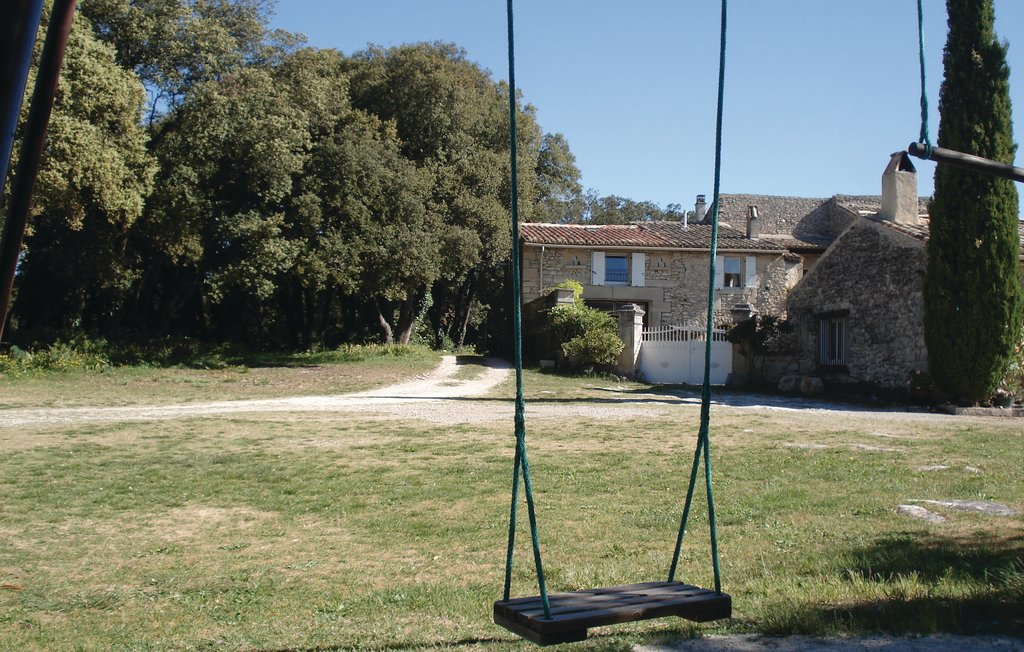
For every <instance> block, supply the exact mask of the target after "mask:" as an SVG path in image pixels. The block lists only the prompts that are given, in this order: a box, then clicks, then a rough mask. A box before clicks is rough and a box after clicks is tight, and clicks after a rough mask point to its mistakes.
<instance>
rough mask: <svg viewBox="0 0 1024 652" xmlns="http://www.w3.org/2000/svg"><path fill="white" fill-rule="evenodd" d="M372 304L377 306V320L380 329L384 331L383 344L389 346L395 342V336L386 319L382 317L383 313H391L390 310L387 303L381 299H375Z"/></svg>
mask: <svg viewBox="0 0 1024 652" xmlns="http://www.w3.org/2000/svg"><path fill="white" fill-rule="evenodd" d="M374 303H375V304H376V306H377V319H378V321H379V322H380V328H381V330H382V331H384V343H385V344H391V343H392V342H394V341H395V335H394V331H392V330H391V324H390V323H389V322H388V319H387V317H385V316H384V313H385V312H388V313H390V312H391V308H390V306H389V305H388V302H387V301H384V300H383V299H377V300H376V301H375V302H374Z"/></svg>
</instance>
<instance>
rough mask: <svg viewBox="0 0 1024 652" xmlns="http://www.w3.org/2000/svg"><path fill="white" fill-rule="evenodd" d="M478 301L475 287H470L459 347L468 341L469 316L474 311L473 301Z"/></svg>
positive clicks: (460, 331)
mask: <svg viewBox="0 0 1024 652" xmlns="http://www.w3.org/2000/svg"><path fill="white" fill-rule="evenodd" d="M475 301H476V290H475V288H474V287H472V286H470V288H469V297H468V298H467V300H466V310H465V313H466V314H465V315H464V316H463V317H462V325H461V327H460V328H459V348H462V345H463V344H465V343H466V331H467V330H469V317H470V315H472V313H473V303H474V302H475Z"/></svg>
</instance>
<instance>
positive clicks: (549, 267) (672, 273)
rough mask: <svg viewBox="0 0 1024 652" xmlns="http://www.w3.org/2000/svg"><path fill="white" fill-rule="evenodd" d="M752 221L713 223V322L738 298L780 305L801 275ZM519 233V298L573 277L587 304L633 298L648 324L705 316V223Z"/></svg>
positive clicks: (767, 308)
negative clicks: (715, 247) (715, 230)
mask: <svg viewBox="0 0 1024 652" xmlns="http://www.w3.org/2000/svg"><path fill="white" fill-rule="evenodd" d="M748 227H749V225H748ZM753 229H754V231H753V232H752V231H751V230H750V228H748V229H747V230H746V231H745V232H744V231H740V230H738V229H733V228H730V227H727V226H726V227H720V228H719V234H718V235H719V239H718V260H717V262H716V270H717V274H716V279H715V285H716V287H717V288H718V292H717V299H716V304H715V322H716V324H726V323H729V322H731V314H732V311H733V310H734V309H735V308H737V307H741V306H749V309H752V310H757V311H761V312H778V311H782V310H784V309H785V300H786V295H787V292H788V290H789V288H791V287H792V286H793V285H794V284H795V283H796V282H797V281H798V280H799V279H800V273H801V272H800V257H799V256H796V255H793V254H791V253H790V252H788V251H787V250H786V248H785V246H783V245H782V244H780V243H778V242H775V241H773V240H768V239H763V238H760V237H758V235H757V232H756V221H755V223H754V225H753ZM520 234H521V240H522V243H521V244H522V269H523V273H522V292H523V302H524V303H529V302H530V301H532V300H534V299H536V298H537V297H539V296H541V294H543V293H544V291H545V290H550V289H551V288H552V287H554V286H556V285H558V284H559V283H561V282H563V281H566V280H574V281H578V282H579V283H580V284H581V285H582V286H583V299H584V301H586V302H587V304H588V305H591V306H594V307H597V308H601V309H606V310H609V311H613V310H617V309H619V308H620V307H622V306H624V305H627V304H637V305H639V306H640V307H641V309H642V310H643V311H644V323H645V325H646V326H648V327H661V326H675V325H682V324H703V323H704V322H705V321H706V317H707V288H708V252H709V251H710V248H711V227H710V225H707V224H701V223H696V224H688V223H684V222H666V221H658V222H654V221H652V222H636V223H631V224H623V225H577V224H544V223H525V224H522V225H521V227H520Z"/></svg>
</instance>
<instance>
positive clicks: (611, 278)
mask: <svg viewBox="0 0 1024 652" xmlns="http://www.w3.org/2000/svg"><path fill="white" fill-rule="evenodd" d="M628 263H629V261H627V260H626V256H624V255H621V256H620V255H615V254H606V255H605V257H604V282H605V284H607V285H625V284H626V283H629V264H628Z"/></svg>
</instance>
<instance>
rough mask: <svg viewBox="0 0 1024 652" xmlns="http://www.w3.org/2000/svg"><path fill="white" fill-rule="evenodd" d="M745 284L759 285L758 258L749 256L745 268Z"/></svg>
mask: <svg viewBox="0 0 1024 652" xmlns="http://www.w3.org/2000/svg"><path fill="white" fill-rule="evenodd" d="M743 274H744V278H743V285H744V287H748V288H756V287H757V258H756V257H754V256H747V264H746V265H745V266H744V268H743Z"/></svg>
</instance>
